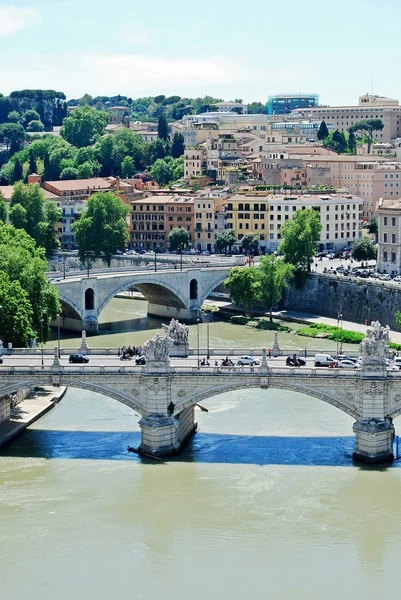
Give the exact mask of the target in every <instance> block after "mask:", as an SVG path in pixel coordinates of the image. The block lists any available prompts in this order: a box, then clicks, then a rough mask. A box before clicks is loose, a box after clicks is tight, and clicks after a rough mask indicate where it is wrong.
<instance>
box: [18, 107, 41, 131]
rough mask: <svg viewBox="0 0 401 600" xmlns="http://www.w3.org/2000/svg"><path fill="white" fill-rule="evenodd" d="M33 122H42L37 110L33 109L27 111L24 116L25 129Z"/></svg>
mask: <svg viewBox="0 0 401 600" xmlns="http://www.w3.org/2000/svg"><path fill="white" fill-rule="evenodd" d="M31 121H40V114H39V113H38V112H37V111H36V110H33V108H30V109H29V110H26V111H25V112H24V114H23V115H22V124H23V126H24V127H27V125H28V123H30V122H31Z"/></svg>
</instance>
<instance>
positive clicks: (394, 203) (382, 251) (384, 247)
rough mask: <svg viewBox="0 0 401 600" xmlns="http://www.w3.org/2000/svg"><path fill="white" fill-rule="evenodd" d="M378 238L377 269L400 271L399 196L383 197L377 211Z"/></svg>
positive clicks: (400, 218)
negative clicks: (392, 197)
mask: <svg viewBox="0 0 401 600" xmlns="http://www.w3.org/2000/svg"><path fill="white" fill-rule="evenodd" d="M377 220H378V225H379V240H378V242H379V243H378V250H377V270H378V271H380V273H390V274H396V273H397V274H400V273H401V198H397V199H384V198H381V199H380V202H379V210H378V211H377Z"/></svg>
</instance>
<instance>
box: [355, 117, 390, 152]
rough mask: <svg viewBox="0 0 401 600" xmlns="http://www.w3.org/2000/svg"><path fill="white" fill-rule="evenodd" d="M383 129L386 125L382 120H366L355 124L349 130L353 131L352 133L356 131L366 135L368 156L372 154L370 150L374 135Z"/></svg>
mask: <svg viewBox="0 0 401 600" xmlns="http://www.w3.org/2000/svg"><path fill="white" fill-rule="evenodd" d="M383 128H384V123H383V121H382V120H381V119H364V120H362V121H357V122H356V123H354V124H353V125H352V126H351V127H350V128H349V131H350V132H351V131H352V133H355V132H356V131H362V132H363V133H364V134H365V136H366V141H367V144H368V154H370V149H371V147H372V143H373V134H374V132H375V131H382V130H383Z"/></svg>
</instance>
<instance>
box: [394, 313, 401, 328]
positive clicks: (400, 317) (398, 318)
mask: <svg viewBox="0 0 401 600" xmlns="http://www.w3.org/2000/svg"><path fill="white" fill-rule="evenodd" d="M395 322H396V324H397V329H401V311H399V310H397V312H396V313H395Z"/></svg>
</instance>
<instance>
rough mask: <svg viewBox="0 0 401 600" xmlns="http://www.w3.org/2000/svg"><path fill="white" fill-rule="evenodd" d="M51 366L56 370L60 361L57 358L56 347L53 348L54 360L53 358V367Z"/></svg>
mask: <svg viewBox="0 0 401 600" xmlns="http://www.w3.org/2000/svg"><path fill="white" fill-rule="evenodd" d="M52 366H53V367H57V368H58V367H60V360H59V357H58V347H57V346H55V348H54V358H53V365H52Z"/></svg>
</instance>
